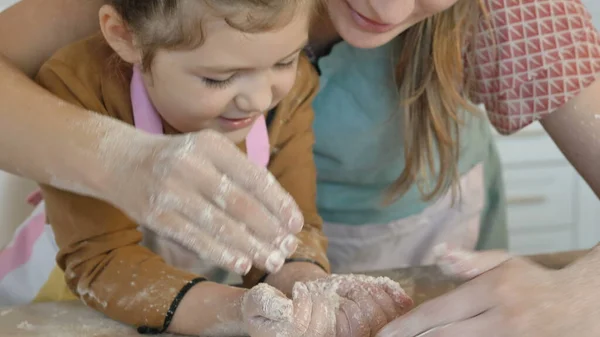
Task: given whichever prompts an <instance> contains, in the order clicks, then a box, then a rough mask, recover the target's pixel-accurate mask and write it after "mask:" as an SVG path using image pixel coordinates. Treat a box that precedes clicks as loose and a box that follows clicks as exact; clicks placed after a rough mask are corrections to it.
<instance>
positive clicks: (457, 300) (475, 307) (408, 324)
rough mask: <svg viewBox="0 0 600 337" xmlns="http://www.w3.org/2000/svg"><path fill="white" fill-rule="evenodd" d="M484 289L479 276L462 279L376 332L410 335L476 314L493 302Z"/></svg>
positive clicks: (380, 334) (483, 310) (391, 334)
mask: <svg viewBox="0 0 600 337" xmlns="http://www.w3.org/2000/svg"><path fill="white" fill-rule="evenodd" d="M487 289H488V287H486V285H485V282H481V281H479V280H478V279H475V280H472V281H470V282H468V283H465V284H463V285H462V286H460V287H459V288H457V289H456V290H454V291H452V292H449V293H447V294H445V295H442V296H440V297H438V298H435V299H433V300H430V301H428V302H426V303H423V304H422V305H420V306H419V307H417V308H415V309H414V310H412V311H411V312H409V313H407V314H405V315H404V316H401V317H400V318H397V319H396V320H394V321H393V322H391V323H390V324H388V325H387V326H386V327H385V328H384V329H383V330H382V331H381V332H380V333H379V334H378V336H380V337H386V336H398V337H411V336H415V335H416V334H418V333H421V332H424V331H427V330H428V329H431V328H433V327H436V326H442V325H445V324H449V323H453V322H458V321H462V320H465V319H468V318H471V317H474V316H477V315H479V314H481V313H483V312H485V311H487V310H488V309H490V308H491V307H492V306H493V304H494V303H493V301H492V298H491V296H492V295H490V292H489V291H487Z"/></svg>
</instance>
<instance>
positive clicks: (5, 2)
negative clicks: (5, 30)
mask: <svg viewBox="0 0 600 337" xmlns="http://www.w3.org/2000/svg"><path fill="white" fill-rule="evenodd" d="M17 2H19V0H0V11H2V10H4V9H6V8H7V7H9V6H10V5H12V4H14V3H17Z"/></svg>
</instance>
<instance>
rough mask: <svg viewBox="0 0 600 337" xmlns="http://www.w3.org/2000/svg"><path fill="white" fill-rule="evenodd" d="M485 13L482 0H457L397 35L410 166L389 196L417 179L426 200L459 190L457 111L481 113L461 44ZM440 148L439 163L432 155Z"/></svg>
mask: <svg viewBox="0 0 600 337" xmlns="http://www.w3.org/2000/svg"><path fill="white" fill-rule="evenodd" d="M484 13H485V11H484V7H483V6H482V4H481V3H480V2H479V1H476V0H459V1H458V2H457V3H456V4H454V5H453V6H452V7H450V8H449V9H447V10H445V11H443V12H441V13H438V14H436V15H434V16H433V17H430V18H428V19H426V20H424V21H422V22H420V23H418V24H416V25H414V26H412V27H411V28H409V29H407V30H406V31H405V32H403V33H402V34H401V36H400V37H399V40H400V41H399V43H400V46H402V47H403V48H401V51H400V55H399V60H398V63H397V66H396V73H395V78H396V84H397V86H398V91H399V93H400V97H407V98H408V99H406V100H405V101H403V102H401V104H402V107H403V108H404V111H405V117H404V118H405V127H406V129H405V130H404V140H405V142H404V156H405V162H406V167H405V169H404V171H403V172H402V174H401V175H400V177H399V178H398V179H397V180H396V181H395V182H394V183H393V185H392V186H391V187H390V190H389V194H388V198H387V202H392V201H393V200H394V199H395V198H397V197H399V196H401V195H402V194H404V193H405V192H406V191H407V190H408V189H409V188H410V187H411V186H412V184H414V183H416V184H417V186H418V188H419V190H420V192H421V194H422V197H423V199H424V200H426V201H429V200H431V199H433V198H435V197H436V196H439V195H440V194H441V193H445V192H446V191H447V190H448V189H450V188H452V192H453V195H456V191H457V188H458V179H459V172H458V158H459V147H460V146H459V145H460V144H459V132H458V131H459V127H460V124H461V120H460V118H459V111H460V110H462V109H464V110H467V111H469V112H472V113H475V114H476V113H479V110H477V108H476V107H475V106H473V105H472V104H471V103H469V102H468V101H467V100H466V99H465V97H464V93H465V92H466V91H467V90H468V84H469V83H470V79H471V76H472V74H465V72H464V65H463V61H464V60H463V55H464V50H463V47H464V46H465V42H466V41H467V40H468V39H469V37H470V36H471V37H473V36H474V34H473V33H474V29H475V28H476V25H477V23H478V22H479V21H480V19H481V16H482V15H483V14H484ZM436 150H437V152H438V159H439V166H438V165H436V163H435V160H434V153H435V151H436ZM436 166H437V167H436ZM436 175H437V180H436V181H435V184H433V186H431V184H430V182H432V181H433V177H435V176H436Z"/></svg>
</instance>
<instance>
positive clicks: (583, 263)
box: [378, 248, 600, 337]
mask: <svg viewBox="0 0 600 337" xmlns="http://www.w3.org/2000/svg"><path fill="white" fill-rule="evenodd" d="M463 253H464V252H457V251H449V253H448V254H449V255H454V256H453V257H450V256H449V255H448V254H445V257H443V258H442V260H445V262H443V263H444V264H446V266H445V267H444V270H445V271H446V272H447V273H449V274H451V275H455V276H458V277H461V278H472V279H471V280H470V281H468V282H466V283H465V284H463V285H462V286H460V287H459V288H457V289H456V290H454V291H452V292H450V293H448V294H445V295H443V296H440V297H438V298H435V299H433V300H430V301H429V302H427V303H424V304H422V305H420V306H419V307H418V308H416V309H415V310H413V311H411V312H410V313H408V314H406V315H404V316H403V317H400V318H398V319H397V320H395V321H394V322H392V323H390V324H388V325H387V326H386V327H385V328H384V329H383V330H382V331H381V332H380V334H378V336H379V337H414V336H416V335H418V334H420V333H422V332H425V331H429V330H430V329H432V330H431V332H429V333H426V334H425V335H424V336H427V337H429V336H439V337H458V336H460V337H471V336H473V337H475V336H490V337H496V336H498V337H503V336H511V337H558V336H586V337H587V336H590V337H592V336H596V335H597V334H598V331H600V324H599V323H598V319H597V316H598V313H599V312H600V309H599V307H598V301H599V300H600V298H599V296H597V295H595V294H596V293H597V290H596V289H598V286H600V282H599V281H598V280H599V278H598V267H599V266H600V251H599V250H598V248H597V249H596V250H595V251H593V252H592V253H590V254H589V255H588V256H586V257H584V258H583V259H581V260H580V261H578V262H576V263H575V264H573V265H571V266H569V267H567V268H565V269H562V270H549V269H546V268H543V267H541V266H538V265H536V264H534V263H532V262H530V261H527V260H525V259H522V258H517V257H510V256H509V255H508V254H507V253H504V252H501V251H490V252H480V253H466V255H465V254H463Z"/></svg>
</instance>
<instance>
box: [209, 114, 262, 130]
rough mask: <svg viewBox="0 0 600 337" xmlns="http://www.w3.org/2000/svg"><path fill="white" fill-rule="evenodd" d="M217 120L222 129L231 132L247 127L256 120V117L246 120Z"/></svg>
mask: <svg viewBox="0 0 600 337" xmlns="http://www.w3.org/2000/svg"><path fill="white" fill-rule="evenodd" d="M217 120H218V121H219V124H220V125H221V127H222V128H223V129H225V130H230V131H233V130H238V129H244V128H247V127H249V126H250V125H252V123H254V121H255V120H256V116H251V117H246V118H225V117H218V118H217Z"/></svg>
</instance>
